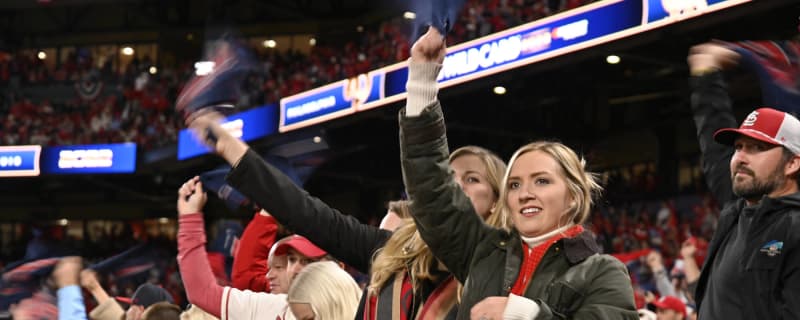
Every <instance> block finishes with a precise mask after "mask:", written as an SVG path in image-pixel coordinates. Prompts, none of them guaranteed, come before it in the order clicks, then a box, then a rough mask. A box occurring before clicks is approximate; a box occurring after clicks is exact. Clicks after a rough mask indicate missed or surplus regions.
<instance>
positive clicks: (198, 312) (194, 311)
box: [181, 305, 219, 320]
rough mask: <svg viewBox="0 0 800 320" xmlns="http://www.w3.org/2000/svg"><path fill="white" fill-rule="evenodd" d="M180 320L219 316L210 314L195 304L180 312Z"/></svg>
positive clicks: (196, 319) (213, 319)
mask: <svg viewBox="0 0 800 320" xmlns="http://www.w3.org/2000/svg"><path fill="white" fill-rule="evenodd" d="M181 320H219V318H217V317H215V316H212V315H211V314H210V313H208V312H205V311H204V310H203V309H200V307H198V306H196V305H192V306H190V307H189V309H186V311H184V312H182V313H181Z"/></svg>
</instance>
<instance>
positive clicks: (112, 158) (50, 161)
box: [42, 143, 136, 174]
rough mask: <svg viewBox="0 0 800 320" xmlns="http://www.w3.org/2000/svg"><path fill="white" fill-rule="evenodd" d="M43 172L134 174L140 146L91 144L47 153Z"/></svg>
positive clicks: (60, 148)
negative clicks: (137, 147)
mask: <svg viewBox="0 0 800 320" xmlns="http://www.w3.org/2000/svg"><path fill="white" fill-rule="evenodd" d="M42 158H43V161H42V170H43V171H44V172H45V173H50V174H87V173H133V172H135V171H136V144H135V143H118V144H91V145H82V146H62V147H51V148H47V149H45V150H44V156H43V157H42Z"/></svg>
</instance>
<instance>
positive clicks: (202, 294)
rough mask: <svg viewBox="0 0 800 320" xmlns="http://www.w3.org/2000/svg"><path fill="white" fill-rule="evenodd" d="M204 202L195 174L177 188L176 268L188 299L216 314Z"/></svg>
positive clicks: (218, 292)
mask: <svg viewBox="0 0 800 320" xmlns="http://www.w3.org/2000/svg"><path fill="white" fill-rule="evenodd" d="M205 203H206V194H205V193H204V192H203V188H202V184H201V182H200V178H198V177H195V178H192V179H191V180H189V181H188V182H186V183H184V184H183V186H181V188H180V190H178V268H179V269H180V272H181V278H182V279H183V286H184V288H185V289H186V297H187V298H188V299H189V303H191V304H193V305H196V306H197V307H199V308H200V309H203V310H204V311H206V312H208V313H210V314H211V315H213V316H215V317H217V318H219V317H220V306H221V303H222V292H223V288H222V287H221V286H220V285H219V284H217V281H216V280H215V278H214V274H213V273H212V272H211V265H210V264H209V263H208V258H207V255H206V248H205V244H206V232H205V225H204V223H203V214H202V209H203V206H204V205H205Z"/></svg>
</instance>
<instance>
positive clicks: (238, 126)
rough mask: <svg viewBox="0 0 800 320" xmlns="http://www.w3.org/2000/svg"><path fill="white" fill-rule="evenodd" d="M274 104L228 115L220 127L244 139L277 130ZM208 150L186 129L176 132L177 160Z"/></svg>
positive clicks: (261, 136) (255, 137)
mask: <svg viewBox="0 0 800 320" xmlns="http://www.w3.org/2000/svg"><path fill="white" fill-rule="evenodd" d="M275 108H276V106H275V105H269V106H263V107H258V108H254V109H250V110H247V111H244V112H241V113H238V114H234V115H231V116H229V117H228V118H227V119H226V121H225V122H223V123H222V127H223V128H225V129H226V130H228V132H230V133H231V134H232V135H233V136H235V137H237V138H241V139H242V140H244V141H250V140H255V139H258V138H263V137H266V136H268V135H270V134H273V133H275V132H277V131H278V128H277V121H276V120H275V112H276V110H275ZM208 152H209V149H208V148H207V147H206V146H205V145H204V144H202V143H200V141H197V139H196V138H195V137H194V135H193V134H192V133H191V132H190V131H189V130H188V129H184V130H181V131H180V132H178V160H184V159H189V158H192V157H196V156H199V155H203V154H206V153H208Z"/></svg>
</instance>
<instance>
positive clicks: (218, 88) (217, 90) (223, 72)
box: [175, 39, 255, 120]
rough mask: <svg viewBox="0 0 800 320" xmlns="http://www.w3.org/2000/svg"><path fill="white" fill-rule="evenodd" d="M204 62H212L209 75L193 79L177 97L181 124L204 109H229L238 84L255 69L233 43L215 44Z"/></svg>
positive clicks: (227, 40)
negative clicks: (181, 118)
mask: <svg viewBox="0 0 800 320" xmlns="http://www.w3.org/2000/svg"><path fill="white" fill-rule="evenodd" d="M207 60H209V61H212V62H214V67H213V70H212V71H211V73H209V74H207V75H202V76H201V75H195V76H194V77H192V79H191V80H189V82H187V84H186V86H184V87H183V90H181V93H180V94H179V95H178V99H177V102H176V103H175V109H176V110H177V111H179V112H181V114H182V115H183V117H184V120H187V119H189V118H191V116H192V114H194V113H195V112H197V111H198V110H201V109H203V108H206V107H217V108H222V107H226V108H229V109H233V104H235V103H236V101H237V100H238V99H239V95H240V91H241V84H242V81H243V80H244V78H245V77H246V76H247V74H248V73H249V72H250V71H252V70H253V69H254V67H255V63H254V61H255V60H254V59H253V57H252V56H251V54H250V53H249V52H248V51H247V49H246V48H245V47H244V46H243V45H241V44H239V43H238V42H237V41H234V40H233V39H222V40H218V41H217V46H216V48H215V50H213V51H212V52H211V54H210V55H209V56H208V57H207ZM220 111H224V110H220Z"/></svg>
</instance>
